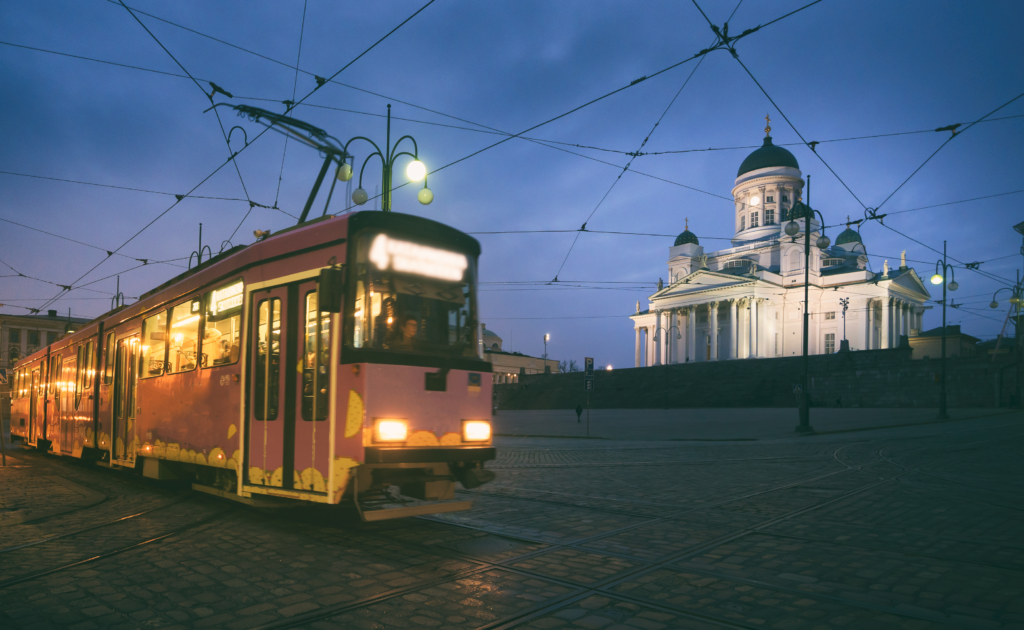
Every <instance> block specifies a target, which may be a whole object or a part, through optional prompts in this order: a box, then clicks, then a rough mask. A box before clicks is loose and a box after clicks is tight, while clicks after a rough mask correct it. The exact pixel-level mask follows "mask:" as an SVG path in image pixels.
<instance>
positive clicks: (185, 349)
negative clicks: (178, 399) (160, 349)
mask: <svg viewBox="0 0 1024 630" xmlns="http://www.w3.org/2000/svg"><path fill="white" fill-rule="evenodd" d="M170 337H171V338H170V346H171V347H170V351H169V352H168V356H167V372H168V373H169V374H177V373H178V372H188V371H190V370H194V369H196V362H197V359H198V357H199V300H192V301H189V302H185V303H184V304H179V305H177V306H175V307H174V308H172V309H171V335H170Z"/></svg>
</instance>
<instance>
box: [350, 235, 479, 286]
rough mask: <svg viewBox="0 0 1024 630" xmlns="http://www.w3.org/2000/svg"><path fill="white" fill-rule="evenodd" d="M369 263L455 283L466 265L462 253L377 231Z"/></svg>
mask: <svg viewBox="0 0 1024 630" xmlns="http://www.w3.org/2000/svg"><path fill="white" fill-rule="evenodd" d="M369 258H370V262H372V263H373V264H374V265H376V267H377V268H378V269H380V270H381V271H386V270H388V269H393V270H395V271H397V272H399V273H412V274H416V275H419V276H427V277H429V278H437V279H439V280H449V281H452V282H458V281H460V280H462V277H463V275H464V274H465V272H466V267H468V266H469V260H468V259H467V258H466V255H465V254H460V253H458V252H449V251H445V250H443V249H437V248H435V247H427V246H426V245H419V244H417V243H410V242H409V241H400V240H397V239H393V238H390V237H388V236H387V235H386V234H378V235H377V237H376V238H374V239H373V244H372V245H371V246H370V256H369Z"/></svg>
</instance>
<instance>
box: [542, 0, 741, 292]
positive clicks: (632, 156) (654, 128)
mask: <svg viewBox="0 0 1024 630" xmlns="http://www.w3.org/2000/svg"><path fill="white" fill-rule="evenodd" d="M741 4H743V0H740V1H739V3H737V5H736V8H734V9H733V10H732V13H731V14H730V15H729V19H728V20H726V22H728V21H729V20H731V19H732V16H734V15H736V11H737V10H739V8H740V5H741ZM712 44H714V42H712ZM706 58H707V57H701V58H700V61H698V62H697V65H695V66H694V67H693V70H691V71H690V74H689V75H688V76H687V77H686V80H685V81H683V84H682V85H680V86H679V89H678V90H676V93H675V95H674V96H673V97H672V100H671V101H669V102H668V105H666V106H665V109H664V111H662V112H661V116H659V117H658V120H657V121H656V122H655V123H654V125H653V126H652V127H651V130H650V131H648V132H647V135H646V136H644V139H643V142H641V143H640V147H639V148H638V149H637V150H636V151H634V152H633V153H631V154H629V155H630V158H629V161H628V162H626V165H625V166H623V167H622V170H621V171H619V174H618V176H616V177H615V180H614V181H613V182H612V185H611V186H609V187H608V190H607V191H606V192H605V193H604V196H602V197H601V200H600V201H598V202H597V205H596V206H594V209H593V210H591V211H590V214H589V215H587V218H586V220H585V221H583V226H582V227H581V228H580V230H579V232H577V233H576V236H575V237H574V238H573V239H572V243H571V244H570V245H569V251H567V252H566V253H565V258H563V259H562V264H561V265H559V266H558V271H556V272H555V282H557V281H558V274H560V273H562V269H563V268H564V267H565V263H566V262H568V261H569V256H570V255H572V250H573V249H575V248H576V243H577V242H578V241H579V239H580V234H581V233H583V232H585V231H586V229H587V224H588V223H590V220H591V219H593V218H594V215H595V214H597V211H598V210H599V209H600V208H601V206H602V205H603V204H604V202H605V200H606V199H608V195H610V194H611V193H612V190H614V189H615V187H616V186H617V185H618V184H619V181H621V180H622V176H623V175H625V174H626V172H627V171H628V170H629V168H630V167H631V166H632V165H633V161H634V160H636V159H637V157H639V156H640V155H641V154H642V152H643V150H644V147H645V146H647V142H648V141H649V140H650V139H651V136H653V135H654V132H655V131H657V129H658V127H659V126H660V125H661V121H663V120H665V116H667V115H668V112H669V110H670V109H672V106H673V105H675V103H676V101H677V100H678V99H679V95H680V94H682V93H683V90H684V89H686V86H687V85H688V84H689V83H690V79H692V78H693V75H694V74H696V73H697V69H698V68H700V66H701V64H702V63H704V59H706Z"/></svg>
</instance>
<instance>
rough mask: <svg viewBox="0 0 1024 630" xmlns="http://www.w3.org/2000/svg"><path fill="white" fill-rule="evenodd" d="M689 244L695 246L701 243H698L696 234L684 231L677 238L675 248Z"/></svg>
mask: <svg viewBox="0 0 1024 630" xmlns="http://www.w3.org/2000/svg"><path fill="white" fill-rule="evenodd" d="M688 243H692V244H693V245H700V242H698V241H697V235H696V234H694V233H693V232H691V231H690V230H684V231H683V233H682V234H680V235H679V236H677V237H676V242H675V244H674V245H673V247H675V246H676V245H686V244H688Z"/></svg>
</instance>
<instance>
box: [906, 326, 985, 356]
mask: <svg viewBox="0 0 1024 630" xmlns="http://www.w3.org/2000/svg"><path fill="white" fill-rule="evenodd" d="M978 341H979V340H978V338H977V337H972V336H970V335H968V334H966V333H962V332H960V326H959V325H957V326H946V357H947V358H950V359H952V358H955V357H973V356H974V355H976V354H978ZM910 347H911V348H912V349H913V351H914V352H913V354H912V355H911V358H912V359H926V358H931V359H938V358H940V357H942V327H941V326H940V327H939V328H933V329H931V330H926V331H924V332H922V333H921V334H920V335H917V336H915V337H911V338H910ZM1001 347H1005V346H1001Z"/></svg>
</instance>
